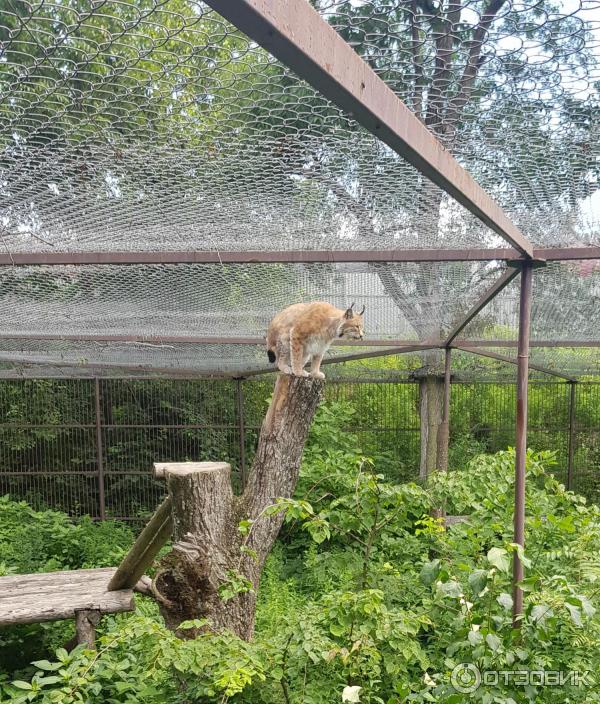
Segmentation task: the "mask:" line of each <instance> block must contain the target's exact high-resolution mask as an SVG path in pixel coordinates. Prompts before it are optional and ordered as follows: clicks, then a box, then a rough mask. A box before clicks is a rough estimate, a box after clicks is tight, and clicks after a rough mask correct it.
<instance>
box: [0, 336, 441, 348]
mask: <svg viewBox="0 0 600 704" xmlns="http://www.w3.org/2000/svg"><path fill="white" fill-rule="evenodd" d="M0 340H41V341H48V342H53V341H54V342H123V343H129V344H140V345H157V346H158V345H164V344H195V345H264V344H265V338H264V337H234V336H232V337H227V336H223V335H221V336H217V335H214V336H213V335H105V334H98V335H96V334H81V335H72V334H68V335H61V334H60V333H58V334H54V333H31V334H29V333H3V334H0ZM333 344H334V345H336V346H340V347H359V346H360V347H402V346H404V345H414V344H420V343H418V341H416V340H390V339H379V338H373V339H368V340H361V341H360V345H357V344H356V340H340V339H337V340H334V341H333ZM426 344H430V343H429V342H427V343H426ZM432 344H434V345H435V344H437V343H432Z"/></svg>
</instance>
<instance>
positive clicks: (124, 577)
mask: <svg viewBox="0 0 600 704" xmlns="http://www.w3.org/2000/svg"><path fill="white" fill-rule="evenodd" d="M155 466H156V465H155ZM172 532H173V519H172V517H171V497H170V496H167V498H166V499H165V500H164V501H163V502H162V504H161V505H160V506H159V507H158V509H157V510H156V511H155V513H154V515H153V516H152V518H151V519H150V521H149V522H148V524H147V525H146V527H145V528H144V530H143V531H142V532H141V533H140V534H139V536H138V538H137V540H136V541H135V543H134V544H133V546H132V547H131V549H130V550H129V552H128V553H127V555H125V557H124V558H123V561H122V562H121V564H120V565H119V567H118V569H117V570H116V572H115V573H114V575H113V576H112V577H111V579H110V581H109V583H108V589H110V590H111V591H112V590H114V589H133V588H134V587H135V585H136V584H137V583H138V581H139V580H140V579H141V578H142V576H143V575H144V572H145V571H146V570H147V569H148V567H150V565H151V564H152V563H153V561H154V558H155V557H156V556H157V555H158V553H159V551H160V549H161V548H162V546H163V545H164V544H165V543H166V542H167V541H168V540H169V538H170V537H171V534H172Z"/></svg>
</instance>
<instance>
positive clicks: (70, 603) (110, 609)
mask: <svg viewBox="0 0 600 704" xmlns="http://www.w3.org/2000/svg"><path fill="white" fill-rule="evenodd" d="M115 572H116V569H115V568H114V567H107V568H101V569H92V570H72V571H64V572H47V573H38V574H31V575H11V576H9V577H0V626H8V625H14V624H17V623H41V622H43V621H56V620H59V619H67V618H75V616H76V612H77V611H82V610H92V611H99V612H100V613H102V614H106V613H120V612H122V611H132V610H133V609H134V606H135V603H134V599H133V591H132V590H131V589H123V590H119V591H110V592H109V591H108V582H109V580H110V578H111V577H112V576H113V575H114V573H115Z"/></svg>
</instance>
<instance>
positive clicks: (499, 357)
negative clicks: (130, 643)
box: [452, 344, 577, 381]
mask: <svg viewBox="0 0 600 704" xmlns="http://www.w3.org/2000/svg"><path fill="white" fill-rule="evenodd" d="M530 346H531V347H533V345H530ZM452 347H453V348H454V349H457V350H462V351H463V352H470V353H471V354H476V355H478V356H479V357H489V359H496V360H498V361H499V362H506V363H507V364H518V362H517V360H516V359H512V358H511V357H505V356H504V355H501V354H497V353H496V352H490V351H489V350H485V352H484V351H483V350H481V349H479V348H470V347H465V346H464V345H462V344H454V345H452ZM529 369H535V371H538V372H543V373H544V374H550V376H556V377H558V378H559V379H564V380H565V381H577V379H575V378H574V377H572V376H568V375H567V374H561V373H560V372H557V371H555V370H554V369H549V368H548V367H542V366H540V365H539V364H531V362H530V363H529Z"/></svg>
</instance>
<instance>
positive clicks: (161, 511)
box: [0, 497, 173, 648]
mask: <svg viewBox="0 0 600 704" xmlns="http://www.w3.org/2000/svg"><path fill="white" fill-rule="evenodd" d="M172 526H173V521H172V517H171V499H170V498H169V497H168V498H166V499H165V500H164V501H163V503H162V504H161V505H160V506H159V507H158V509H157V511H156V512H155V513H154V515H153V516H152V518H151V519H150V521H149V522H148V524H147V525H146V527H145V528H144V530H143V531H142V532H141V533H140V535H139V536H138V538H137V540H136V541H135V543H134V544H133V546H132V547H131V550H130V551H129V552H128V553H127V555H126V556H125V558H124V559H123V561H122V563H121V564H120V565H119V567H103V568H100V569H92V570H71V571H66V572H37V573H35V574H17V575H11V576H8V577H0V627H2V626H14V625H16V624H19V623H41V622H42V621H58V620H61V619H68V618H74V619H75V626H76V631H77V642H79V643H87V644H88V645H89V646H90V647H92V648H93V647H94V638H95V627H96V626H97V625H98V623H99V621H100V617H101V616H102V615H103V614H117V613H121V612H123V611H133V609H134V608H135V602H134V599H133V592H134V589H135V590H136V591H141V592H143V593H146V594H147V593H149V592H148V582H150V580H149V578H147V577H144V572H145V570H146V569H147V568H148V567H149V566H150V565H151V564H152V562H153V560H154V558H155V557H156V555H157V554H158V552H159V550H160V549H161V547H162V546H163V545H164V544H165V543H166V542H167V540H168V539H169V537H170V535H171V531H172Z"/></svg>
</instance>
